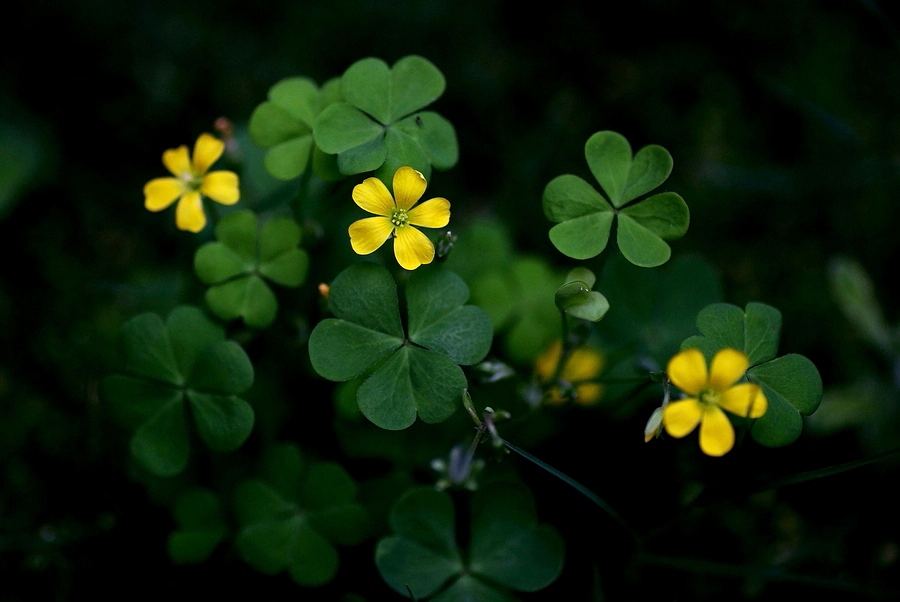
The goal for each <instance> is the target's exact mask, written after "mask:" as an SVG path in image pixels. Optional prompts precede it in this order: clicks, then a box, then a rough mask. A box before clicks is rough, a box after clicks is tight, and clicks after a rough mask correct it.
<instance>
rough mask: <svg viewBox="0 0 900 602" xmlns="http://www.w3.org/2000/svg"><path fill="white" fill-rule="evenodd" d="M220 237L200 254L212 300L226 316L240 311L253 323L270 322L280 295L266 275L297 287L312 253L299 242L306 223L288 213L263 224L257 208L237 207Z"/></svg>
mask: <svg viewBox="0 0 900 602" xmlns="http://www.w3.org/2000/svg"><path fill="white" fill-rule="evenodd" d="M216 238H217V239H218V242H210V243H206V244H205V245H203V246H202V247H200V248H199V249H198V250H197V254H196V255H195V256H194V270H195V271H196V272H197V276H198V277H199V278H200V280H201V281H202V282H203V283H204V284H210V285H212V286H211V287H210V288H209V290H207V291H206V303H207V305H209V308H210V309H211V310H212V312H213V313H214V314H216V315H217V316H218V317H220V318H222V319H223V320H233V319H235V318H238V317H240V318H243V320H244V323H245V324H247V326H252V327H255V328H265V327H266V326H268V325H269V324H271V323H272V320H274V319H275V315H276V314H277V313H278V300H277V299H276V298H275V293H273V292H272V289H271V288H269V285H268V284H267V282H266V281H270V282H274V283H275V284H278V285H281V286H286V287H297V286H300V284H301V283H302V282H303V280H304V278H306V270H307V267H308V265H309V258H308V257H307V255H306V252H305V251H303V250H302V249H299V248H298V247H297V245H298V244H299V243H300V227H299V226H298V225H297V223H296V222H294V220H292V219H290V218H287V217H283V218H275V219H271V220H269V221H267V222H266V223H265V224H263V226H262V228H259V226H258V224H257V218H256V215H255V214H254V213H253V212H252V211H237V212H235V213H230V214H228V215H226V216H225V217H223V218H222V221H220V222H219V223H218V225H216Z"/></svg>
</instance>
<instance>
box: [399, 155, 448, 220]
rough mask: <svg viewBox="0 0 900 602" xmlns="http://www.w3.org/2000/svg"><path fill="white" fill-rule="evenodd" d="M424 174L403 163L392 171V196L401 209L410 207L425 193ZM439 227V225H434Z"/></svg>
mask: <svg viewBox="0 0 900 602" xmlns="http://www.w3.org/2000/svg"><path fill="white" fill-rule="evenodd" d="M427 185H428V183H427V182H426V181H425V176H423V175H422V173H421V172H418V171H416V170H415V169H413V168H412V167H409V166H406V165H404V166H403V167H401V168H400V169H398V170H397V171H395V172H394V198H395V199H397V206H398V207H400V208H401V209H410V208H411V207H412V206H413V205H415V204H416V201H418V200H419V199H421V198H422V195H423V194H425V186H427ZM435 227H440V226H435Z"/></svg>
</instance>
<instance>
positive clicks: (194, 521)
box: [168, 487, 228, 564]
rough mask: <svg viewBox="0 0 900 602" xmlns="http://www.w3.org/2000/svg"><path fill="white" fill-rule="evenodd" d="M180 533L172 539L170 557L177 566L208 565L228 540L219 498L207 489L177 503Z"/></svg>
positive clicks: (192, 492)
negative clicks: (216, 551)
mask: <svg viewBox="0 0 900 602" xmlns="http://www.w3.org/2000/svg"><path fill="white" fill-rule="evenodd" d="M175 521H176V522H177V523H178V530H176V531H174V532H173V533H172V534H171V535H169V543H168V548H169V557H170V558H171V559H172V561H173V562H175V563H176V564H195V563H199V562H203V561H205V560H206V559H207V558H209V556H210V555H211V554H212V553H213V551H214V550H215V549H216V547H217V546H218V545H219V544H220V543H221V542H222V540H223V539H225V535H226V534H227V532H228V529H227V528H226V526H225V516H224V513H223V511H222V503H221V502H220V501H219V498H218V497H217V496H216V495H215V494H214V493H213V492H211V491H209V490H208V489H203V488H200V487H198V488H195V489H190V490H188V491H186V492H184V493H183V494H181V495H180V496H179V497H178V499H177V500H176V502H175Z"/></svg>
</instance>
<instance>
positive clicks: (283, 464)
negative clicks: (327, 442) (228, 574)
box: [235, 444, 368, 586]
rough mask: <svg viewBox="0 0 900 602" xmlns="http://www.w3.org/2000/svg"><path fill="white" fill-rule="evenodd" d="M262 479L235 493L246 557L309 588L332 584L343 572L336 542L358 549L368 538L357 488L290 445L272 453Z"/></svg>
mask: <svg viewBox="0 0 900 602" xmlns="http://www.w3.org/2000/svg"><path fill="white" fill-rule="evenodd" d="M260 473H261V474H260V477H259V478H258V479H253V480H249V481H244V482H243V483H241V484H240V485H239V486H238V488H237V491H236V493H235V511H236V513H237V517H238V522H239V523H240V531H239V532H238V536H237V540H236V544H237V549H238V552H239V553H240V555H241V557H242V558H243V559H244V560H245V561H246V562H247V563H248V564H250V565H251V566H253V567H254V568H255V569H257V570H258V571H260V572H263V573H267V574H276V573H280V572H282V571H287V572H288V573H290V575H291V577H292V578H293V579H294V581H296V582H297V583H299V584H301V585H307V586H316V585H323V584H325V583H327V582H328V581H330V580H331V579H332V578H333V577H334V575H335V573H336V572H337V567H338V555H337V550H336V549H335V547H334V544H335V543H342V544H348V545H352V544H355V543H358V542H359V541H360V540H361V539H362V538H363V537H364V536H365V534H366V531H367V529H368V522H367V517H366V513H365V510H364V509H363V508H362V507H361V506H359V505H358V504H357V503H356V502H355V501H354V500H355V498H356V485H355V483H354V482H353V480H352V479H351V478H350V476H349V475H348V474H347V473H346V472H345V471H344V469H343V468H341V467H340V466H338V465H337V464H333V463H307V462H305V461H304V460H303V458H302V457H301V456H300V452H299V450H298V449H297V448H296V447H295V446H293V445H288V444H278V445H275V446H273V447H271V448H269V449H268V450H267V451H266V453H265V455H264V457H263V462H262V466H261V469H260Z"/></svg>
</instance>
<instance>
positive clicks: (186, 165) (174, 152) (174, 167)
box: [162, 144, 193, 180]
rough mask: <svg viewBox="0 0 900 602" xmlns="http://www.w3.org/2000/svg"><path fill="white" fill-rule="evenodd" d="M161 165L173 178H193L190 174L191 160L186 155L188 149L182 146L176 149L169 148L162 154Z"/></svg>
mask: <svg viewBox="0 0 900 602" xmlns="http://www.w3.org/2000/svg"><path fill="white" fill-rule="evenodd" d="M162 162H163V165H165V166H166V169H168V170H169V171H170V172H172V175H173V176H176V177H179V178H182V179H185V180H189V179H190V178H192V177H193V173H192V172H191V158H190V156H189V155H188V147H187V146H185V145H184V144H182V145H181V146H179V147H178V148H170V149H169V150H167V151H165V152H163V156H162Z"/></svg>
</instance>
